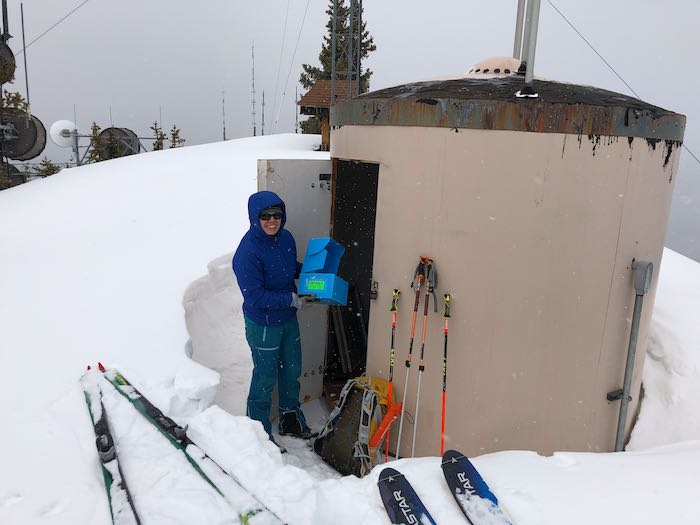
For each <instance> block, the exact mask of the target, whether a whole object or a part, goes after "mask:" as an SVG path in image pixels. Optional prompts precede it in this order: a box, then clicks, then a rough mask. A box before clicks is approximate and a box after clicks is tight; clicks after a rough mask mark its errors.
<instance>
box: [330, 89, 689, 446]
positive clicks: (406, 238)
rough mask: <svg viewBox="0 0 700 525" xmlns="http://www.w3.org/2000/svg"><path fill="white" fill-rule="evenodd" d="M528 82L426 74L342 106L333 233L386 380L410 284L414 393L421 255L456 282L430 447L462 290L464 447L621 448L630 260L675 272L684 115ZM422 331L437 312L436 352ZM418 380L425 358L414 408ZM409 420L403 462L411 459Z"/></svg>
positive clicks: (438, 357)
mask: <svg viewBox="0 0 700 525" xmlns="http://www.w3.org/2000/svg"><path fill="white" fill-rule="evenodd" d="M522 82H523V81H522V78H521V77H517V76H507V77H502V78H473V77H465V78H459V79H452V80H443V81H430V82H419V83H413V84H406V85H401V86H397V87H393V88H388V89H384V90H381V91H376V92H372V93H367V94H364V95H362V96H359V97H357V98H354V99H352V100H348V101H344V102H342V103H338V104H337V105H335V106H333V108H332V109H331V124H332V126H333V128H332V132H331V157H332V158H333V165H334V170H333V171H334V173H333V190H334V202H333V211H332V214H333V236H334V238H336V240H339V241H340V242H341V243H343V244H344V245H345V246H346V248H347V250H348V251H347V254H346V259H347V261H344V263H343V264H344V266H341V277H345V278H349V279H350V280H351V285H353V284H354V285H355V287H356V288H357V289H358V294H357V295H358V301H357V305H358V306H364V308H362V309H361V310H362V311H360V312H359V314H362V313H364V314H365V315H366V316H367V319H368V324H367V326H366V328H367V331H368V338H367V355H366V365H367V373H368V374H373V375H380V376H383V377H386V376H387V373H388V366H389V337H390V332H389V327H390V322H391V314H390V312H389V307H390V304H391V291H392V289H393V288H399V289H401V291H402V302H401V304H400V308H399V328H398V338H397V355H396V363H397V364H396V369H395V374H394V378H395V379H394V380H395V392H398V399H400V397H401V395H402V392H403V390H404V388H405V385H404V384H403V383H404V376H405V371H404V370H405V369H404V365H403V362H404V360H405V357H406V354H407V350H408V338H409V330H410V321H411V314H412V311H413V299H412V297H413V293H412V290H411V289H410V287H409V285H410V282H411V279H412V277H413V270H414V268H415V266H416V264H417V262H418V258H419V256H420V255H426V256H429V257H431V258H432V259H434V260H435V263H436V266H437V269H438V273H439V282H438V288H437V290H436V296H437V298H438V301H439V303H440V304H438V310H439V311H438V312H437V313H435V312H434V311H433V307H432V306H431V307H430V311H429V319H428V333H427V334H426V336H427V337H426V366H425V372H424V376H423V382H422V386H421V401H420V421H419V422H418V425H419V426H418V431H417V435H418V437H417V446H416V454H417V455H437V454H438V452H439V445H440V413H441V408H440V407H441V387H442V337H443V334H442V304H441V302H442V301H441V298H442V295H443V293H451V294H452V312H451V314H452V317H451V320H450V348H449V356H448V370H447V375H448V377H447V391H448V396H447V398H448V403H447V428H446V435H447V437H446V447H447V448H450V447H452V448H459V449H461V450H463V451H464V452H465V453H467V454H472V455H473V454H481V453H485V452H489V451H495V450H504V449H527V450H536V451H539V452H540V453H551V452H552V451H555V450H581V451H586V450H590V451H608V450H612V448H613V446H614V442H615V428H616V423H617V415H618V410H619V403H618V402H612V403H611V402H609V401H607V399H606V394H607V393H608V392H610V391H612V390H615V389H618V388H620V387H621V386H622V380H623V374H624V366H625V360H626V353H627V342H628V337H629V332H630V324H631V316H632V305H633V302H634V289H633V286H632V273H631V269H630V267H631V264H632V262H633V260H635V259H643V260H647V261H651V262H653V263H654V266H655V268H657V269H658V267H659V263H660V259H661V253H662V249H663V243H664V236H665V231H666V224H667V220H668V215H669V208H670V204H671V195H672V191H673V184H674V175H675V172H676V169H677V164H678V158H679V147H680V144H681V141H682V140H683V131H684V126H685V117H684V116H683V115H679V114H676V113H673V112H670V111H666V110H663V109H661V108H658V107H654V106H652V105H650V104H647V103H644V102H642V101H640V100H637V99H634V98H631V97H628V96H625V95H620V94H617V93H613V92H610V91H605V90H601V89H596V88H592V87H587V86H578V85H571V84H565V83H558V82H550V81H542V80H535V82H534V87H535V89H536V91H537V92H538V95H539V96H538V98H536V99H519V98H516V97H515V96H514V94H515V93H516V92H517V91H518V90H519V89H520V88H521V87H522ZM375 210H376V211H375ZM655 274H656V275H658V271H656V272H655ZM656 275H655V276H654V277H655V278H656ZM655 287H656V279H654V282H653V285H652V288H651V290H650V293H649V295H648V296H647V300H646V302H645V306H644V311H643V312H642V320H641V325H640V326H641V329H640V334H639V349H640V350H639V351H638V352H637V359H636V366H635V375H634V381H633V388H632V397H633V400H632V405H631V407H630V414H633V413H634V409H635V407H636V404H637V402H638V400H639V392H640V378H641V371H642V366H641V365H642V363H643V360H644V355H645V352H644V348H645V341H646V334H647V329H648V326H649V319H650V314H651V310H652V306H653V297H654V291H655ZM370 297H372V299H370ZM422 300H423V299H421V301H422ZM431 301H432V298H431ZM367 310H369V313H368V315H367ZM422 310H423V308H422V303H421V307H420V309H419V315H420V314H422ZM359 314H358V315H359ZM420 326H421V323H420V318H419V322H418V327H417V329H416V339H417V340H418V341H420V337H421V333H420V331H421V330H420ZM414 355H415V352H414ZM417 373H418V371H417V365H416V359H415V357H414V365H413V367H412V369H411V375H410V378H409V381H408V392H407V394H408V395H407V400H408V401H407V406H406V410H407V411H408V413H409V414H413V413H414V412H415V395H416V381H417ZM396 397H397V394H395V399H396ZM407 421H408V423H407V424H404V436H403V439H402V447H401V448H402V450H401V455H402V456H404V455H408V454H410V445H411V436H412V433H413V427H412V424H411V422H410V421H411V420H410V418H409V419H407ZM628 428H629V423H628ZM397 431H398V425H395V427H394V429H393V431H392V434H393V437H394V439H393V440H392V441H393V442H394V443H395V436H396V434H397Z"/></svg>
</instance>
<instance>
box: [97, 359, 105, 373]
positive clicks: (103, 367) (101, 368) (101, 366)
mask: <svg viewBox="0 0 700 525" xmlns="http://www.w3.org/2000/svg"><path fill="white" fill-rule="evenodd" d="M97 368H99V369H100V372H106V371H107V369H106V368H105V366H104V365H103V364H102V363H100V362H99V361H98V362H97Z"/></svg>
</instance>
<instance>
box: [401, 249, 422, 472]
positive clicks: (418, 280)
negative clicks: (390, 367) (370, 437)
mask: <svg viewBox="0 0 700 525" xmlns="http://www.w3.org/2000/svg"><path fill="white" fill-rule="evenodd" d="M424 272H425V270H424V269H423V259H422V258H421V262H420V263H418V267H417V268H416V273H415V275H414V277H413V283H411V286H412V287H414V288H415V289H416V302H415V303H414V304H413V320H412V321H411V340H410V342H409V343H408V357H407V358H406V381H405V382H404V384H403V400H402V401H401V417H400V418H399V438H398V441H397V442H396V457H397V459H398V457H399V451H400V450H401V433H402V431H403V416H404V411H405V407H406V392H408V372H409V370H410V369H411V354H412V352H413V339H414V336H415V334H416V319H417V318H418V303H419V302H420V289H421V286H422V285H423V274H424Z"/></svg>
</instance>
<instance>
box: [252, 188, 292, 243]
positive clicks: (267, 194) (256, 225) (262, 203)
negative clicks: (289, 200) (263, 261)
mask: <svg viewBox="0 0 700 525" xmlns="http://www.w3.org/2000/svg"><path fill="white" fill-rule="evenodd" d="M272 206H279V207H280V208H282V223H281V225H280V229H279V231H278V232H277V233H276V234H275V237H276V236H277V235H279V232H280V231H282V228H284V224H285V223H286V222H287V207H286V206H285V205H284V201H283V200H282V199H281V198H280V197H279V195H277V194H276V193H275V192H274V191H259V192H257V193H253V194H252V195H251V196H250V197H249V198H248V219H250V229H251V230H253V232H255V234H256V235H261V236H262V237H261V238H262V239H266V238H268V237H270V236H269V235H267V233H265V232H264V231H263V230H262V228H261V227H260V214H261V213H262V211H263V210H264V209H266V208H270V207H272Z"/></svg>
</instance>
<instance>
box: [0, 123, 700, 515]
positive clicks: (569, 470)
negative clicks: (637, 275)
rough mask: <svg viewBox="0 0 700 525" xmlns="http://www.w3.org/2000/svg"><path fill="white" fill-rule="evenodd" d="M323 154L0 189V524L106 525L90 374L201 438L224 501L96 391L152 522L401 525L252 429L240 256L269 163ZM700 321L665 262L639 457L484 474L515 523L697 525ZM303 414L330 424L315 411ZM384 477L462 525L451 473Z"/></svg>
mask: <svg viewBox="0 0 700 525" xmlns="http://www.w3.org/2000/svg"><path fill="white" fill-rule="evenodd" d="M318 141H319V139H318V137H315V136H304V135H275V136H265V137H256V138H248V139H238V140H232V141H227V142H223V143H216V144H210V145H204V146H195V147H187V148H180V149H175V150H166V151H161V152H153V153H147V154H141V155H138V156H133V157H126V158H123V159H118V160H114V161H109V162H103V163H100V164H94V165H90V166H84V167H80V168H74V169H66V170H64V171H62V172H61V173H59V174H57V175H54V176H52V177H50V178H48V179H44V180H38V181H34V182H31V183H28V184H25V185H22V186H18V187H15V188H12V189H10V190H6V191H2V192H0V221H1V224H2V225H3V227H2V228H1V229H0V246H2V257H0V292H1V294H2V295H1V297H2V300H1V301H0V370H2V373H3V379H2V381H0V415H1V416H2V430H3V431H2V432H0V523H2V524H3V525H4V524H6V523H7V524H21V525H32V524H35V523H42V524H47V523H48V524H56V525H68V524H71V525H72V524H101V523H105V524H106V523H109V522H110V513H109V507H108V505H107V501H106V497H105V489H104V484H103V480H102V473H101V470H100V466H99V465H100V464H99V461H98V458H97V454H96V451H95V446H94V433H93V431H92V425H91V423H90V418H89V415H88V411H87V409H86V405H85V400H84V398H83V392H82V390H81V384H80V381H79V379H80V377H81V376H82V375H83V374H84V371H85V366H86V364H89V363H90V364H95V363H96V362H97V361H103V362H105V364H108V365H110V366H113V367H115V368H117V369H119V370H120V371H121V372H123V373H124V375H125V376H126V377H127V378H129V380H130V381H131V382H132V383H133V384H134V385H135V386H136V387H137V388H138V389H139V390H140V391H141V392H143V393H145V394H146V395H148V397H149V398H150V399H151V401H153V402H154V403H155V404H157V405H158V406H159V407H160V408H161V409H162V410H163V411H164V412H166V413H167V414H168V415H169V416H171V417H173V418H175V419H176V420H177V421H178V422H179V423H181V424H185V423H186V424H188V425H189V427H188V429H189V435H190V437H191V438H192V439H193V440H194V441H195V442H196V443H197V444H198V445H199V447H201V451H200V450H198V449H197V448H196V447H189V448H188V451H189V452H190V453H191V454H192V455H193V456H194V457H196V458H197V460H198V462H199V463H200V465H201V466H202V468H203V470H205V472H206V473H207V475H209V476H210V477H211V479H212V480H213V481H214V482H215V484H216V485H217V486H219V487H220V488H221V492H222V493H223V496H222V495H220V494H218V493H217V492H216V491H215V490H214V489H213V488H212V487H211V486H210V485H209V484H208V483H206V482H205V481H204V480H203V478H202V477H201V476H199V475H198V474H197V473H196V472H195V471H194V469H193V468H192V467H191V466H190V465H189V463H188V462H187V460H186V458H185V457H184V454H183V453H182V452H181V451H180V450H178V449H176V448H175V447H173V446H172V445H170V444H169V443H168V442H167V441H166V440H165V438H164V437H163V436H162V435H160V434H159V433H158V432H157V431H156V430H155V429H154V427H153V426H152V425H150V424H149V423H148V422H147V421H146V420H145V419H144V418H143V417H142V416H141V415H140V414H138V413H137V412H136V411H135V410H133V408H132V407H131V406H130V403H129V402H128V400H126V399H125V398H124V397H123V396H121V395H120V394H118V393H117V392H116V390H115V389H114V388H112V387H111V386H110V385H109V384H101V388H102V390H103V393H104V400H103V402H104V404H105V407H106V410H107V411H108V413H109V415H110V422H111V423H112V427H113V428H112V431H113V433H114V435H115V441H116V443H117V450H118V453H119V458H120V461H121V464H122V469H123V471H124V477H125V478H126V479H127V482H128V483H129V485H130V487H131V488H132V493H133V497H134V503H135V506H136V507H137V509H138V510H139V512H140V514H141V516H142V523H144V524H145V525H148V524H171V523H173V524H174V523H183V524H188V525H190V524H199V523H201V524H218V523H221V524H223V523H237V522H238V521H239V520H238V518H237V514H238V512H240V511H242V510H245V509H249V508H250V507H251V505H252V506H254V505H255V504H256V500H255V499H253V496H254V498H257V499H258V500H260V501H262V502H263V503H264V504H265V505H266V506H267V507H268V508H269V509H270V510H271V511H272V512H274V513H275V514H276V515H277V516H279V518H280V519H281V520H283V521H284V522H288V523H290V524H292V525H294V524H304V525H305V524H314V523H317V524H327V523H334V524H337V525H341V524H344V523H348V524H350V523H352V524H356V523H363V524H377V525H385V524H387V523H389V521H388V519H387V517H386V513H385V512H384V509H383V506H382V503H381V500H380V498H379V493H378V491H377V488H376V483H377V480H378V477H379V472H380V470H381V468H382V466H379V467H377V468H375V469H374V470H373V471H372V472H371V473H370V474H369V475H367V476H366V477H365V478H363V479H358V478H355V477H341V476H339V475H338V474H337V473H336V472H335V471H333V470H332V469H331V468H330V467H328V466H327V465H325V464H324V463H322V462H321V461H320V459H319V458H318V457H317V456H316V455H315V454H314V453H313V451H311V450H310V449H309V448H308V447H307V446H306V444H305V443H304V442H301V441H300V440H296V439H293V438H279V440H280V442H281V444H283V445H284V446H286V447H287V448H288V449H289V453H288V454H284V455H282V454H280V452H279V450H278V449H277V447H275V445H273V444H272V443H271V442H270V441H269V440H267V436H266V435H265V433H264V431H263V430H262V427H261V426H260V424H259V423H256V422H253V421H251V420H249V419H248V418H246V417H244V415H243V413H244V409H245V404H244V399H245V395H246V392H247V389H248V381H249V374H250V369H251V366H252V364H251V362H250V355H249V350H248V348H247V345H246V344H245V335H244V331H243V328H242V320H241V315H242V314H241V298H240V292H239V291H238V289H237V286H236V285H235V280H234V279H233V276H232V274H231V272H230V266H229V261H230V254H231V252H232V251H233V249H235V247H236V245H237V243H238V240H239V239H240V237H241V236H242V234H243V233H244V231H245V230H246V228H247V213H246V202H247V198H248V195H249V194H250V193H252V192H254V191H255V190H256V174H257V159H259V158H270V159H273V158H278V159H279V158H308V159H315V158H318V159H323V158H328V153H321V152H316V151H314V147H315V146H316V145H317V144H318ZM699 306H700V265H699V264H698V263H697V262H694V261H691V260H689V259H687V258H685V257H683V256H681V255H679V254H677V253H675V252H672V251H670V250H666V251H665V252H664V258H663V263H662V266H661V268H660V274H659V286H658V290H657V295H656V304H655V306H654V313H653V320H652V326H651V331H650V339H649V343H648V348H647V353H648V356H647V360H646V364H645V368H644V371H643V382H644V397H643V399H642V404H641V411H640V415H639V420H638V422H637V424H636V426H635V428H634V431H633V434H632V438H631V441H630V444H629V446H628V450H627V451H626V452H622V453H613V454H600V453H598V454H596V453H578V452H576V453H574V452H558V453H555V454H554V455H552V456H549V457H544V456H540V455H538V454H536V453H534V452H530V451H504V452H499V453H494V454H488V455H483V456H479V457H476V458H473V459H472V460H473V463H474V465H475V466H476V467H477V469H479V471H480V472H481V474H482V476H483V477H484V479H485V480H486V481H487V483H489V485H490V487H491V489H492V490H493V492H494V493H495V494H496V495H497V496H498V498H499V501H500V503H501V505H502V506H503V508H504V510H505V511H506V513H507V514H508V515H509V517H510V518H511V519H512V521H513V523H514V524H517V525H550V524H551V525H554V524H557V525H560V524H562V523H566V524H569V525H579V524H580V525H584V524H588V523H597V524H619V523H635V524H654V525H656V524H658V523H673V524H696V523H697V522H698V517H697V516H698V513H697V511H695V510H694V509H693V506H692V505H690V504H688V503H689V502H692V501H693V496H694V495H696V494H697V493H698V492H699V491H700V478H699V477H698V476H697V474H696V473H697V472H698V471H699V470H700V326H698V324H697V322H695V320H694V317H695V316H696V312H697V311H698V307H699ZM219 349H223V351H219ZM188 356H194V358H195V359H196V361H199V362H195V361H194V360H192V359H190V358H189V357H188ZM204 365H206V366H204ZM217 371H223V372H225V373H224V374H223V377H226V378H227V382H225V383H223V384H220V383H219V380H220V377H221V376H220V375H219V373H218V372H217ZM304 409H305V412H306V413H307V418H308V420H309V423H310V424H311V426H312V427H314V428H319V427H320V426H321V425H322V424H323V417H324V414H325V412H324V409H323V407H322V404H321V403H320V402H319V401H314V402H312V403H307V404H306V405H305V407H304ZM204 453H206V454H207V455H208V456H209V457H210V458H211V460H213V461H214V462H216V464H218V465H219V466H220V467H221V468H223V470H224V471H226V472H227V473H228V475H230V476H227V475H225V474H223V473H222V472H221V471H220V470H219V468H218V467H216V465H214V464H213V463H212V462H211V460H207V459H206V458H203V455H204ZM390 465H391V466H392V467H394V468H397V469H398V470H400V471H401V472H402V473H404V474H405V475H406V477H407V479H408V480H409V481H410V482H411V483H412V484H413V486H414V488H415V489H416V492H417V493H418V494H419V495H420V496H421V498H422V499H423V501H424V503H425V504H426V506H427V507H428V510H429V511H430V513H431V515H432V516H433V517H434V518H435V520H436V521H437V522H438V523H465V520H464V519H463V518H462V514H461V512H460V510H459V507H458V506H457V503H456V502H455V500H454V499H453V498H452V497H451V496H450V495H449V494H448V493H447V491H446V488H445V484H444V480H443V479H442V472H441V470H440V467H439V458H435V457H428V458H416V459H402V460H399V461H396V462H392V463H391V464H390ZM233 478H235V479H236V480H238V482H240V483H241V484H242V485H244V486H246V487H247V488H248V489H249V490H250V491H251V492H252V496H250V495H249V494H246V493H242V492H241V491H240V489H239V488H238V486H237V484H236V482H235V481H233ZM274 522H275V519H274V517H271V515H270V514H258V515H256V516H254V517H253V518H252V519H251V523H252V524H258V525H263V524H265V523H274Z"/></svg>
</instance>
